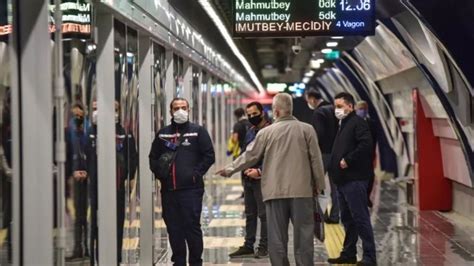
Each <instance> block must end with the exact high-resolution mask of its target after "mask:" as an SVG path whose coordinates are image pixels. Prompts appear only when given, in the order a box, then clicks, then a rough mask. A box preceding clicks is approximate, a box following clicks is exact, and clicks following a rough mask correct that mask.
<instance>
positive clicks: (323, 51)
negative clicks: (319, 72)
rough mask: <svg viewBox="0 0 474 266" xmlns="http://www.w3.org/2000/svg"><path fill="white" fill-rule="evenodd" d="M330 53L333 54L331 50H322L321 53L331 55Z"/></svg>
mask: <svg viewBox="0 0 474 266" xmlns="http://www.w3.org/2000/svg"><path fill="white" fill-rule="evenodd" d="M330 52H332V49H329V48H325V49H322V50H321V53H323V54H329V53H330Z"/></svg>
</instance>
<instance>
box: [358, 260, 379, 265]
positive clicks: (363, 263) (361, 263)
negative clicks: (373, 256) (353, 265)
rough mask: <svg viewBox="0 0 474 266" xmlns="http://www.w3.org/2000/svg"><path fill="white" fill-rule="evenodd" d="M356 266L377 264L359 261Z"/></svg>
mask: <svg viewBox="0 0 474 266" xmlns="http://www.w3.org/2000/svg"><path fill="white" fill-rule="evenodd" d="M357 266H377V263H375V262H365V261H359V262H357Z"/></svg>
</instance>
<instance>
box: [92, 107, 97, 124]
mask: <svg viewBox="0 0 474 266" xmlns="http://www.w3.org/2000/svg"><path fill="white" fill-rule="evenodd" d="M97 114H98V113H97V110H94V111H92V124H94V125H97Z"/></svg>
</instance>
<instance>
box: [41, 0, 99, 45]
mask: <svg viewBox="0 0 474 266" xmlns="http://www.w3.org/2000/svg"><path fill="white" fill-rule="evenodd" d="M60 6H61V11H62V20H63V21H62V32H63V37H64V38H79V39H89V38H91V17H92V6H91V3H90V1H89V0H62V1H61V5H60ZM55 9H56V6H55V5H54V1H53V0H50V5H49V11H50V26H49V28H50V29H49V30H50V31H51V32H54V31H56V27H55V23H54V11H55Z"/></svg>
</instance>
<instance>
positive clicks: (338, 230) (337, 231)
mask: <svg viewBox="0 0 474 266" xmlns="http://www.w3.org/2000/svg"><path fill="white" fill-rule="evenodd" d="M324 230H325V232H326V238H325V240H324V245H325V246H326V250H327V252H328V257H329V258H337V257H339V253H340V252H341V250H342V244H343V243H344V235H345V234H344V229H343V228H342V226H341V225H340V224H325V225H324Z"/></svg>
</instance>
